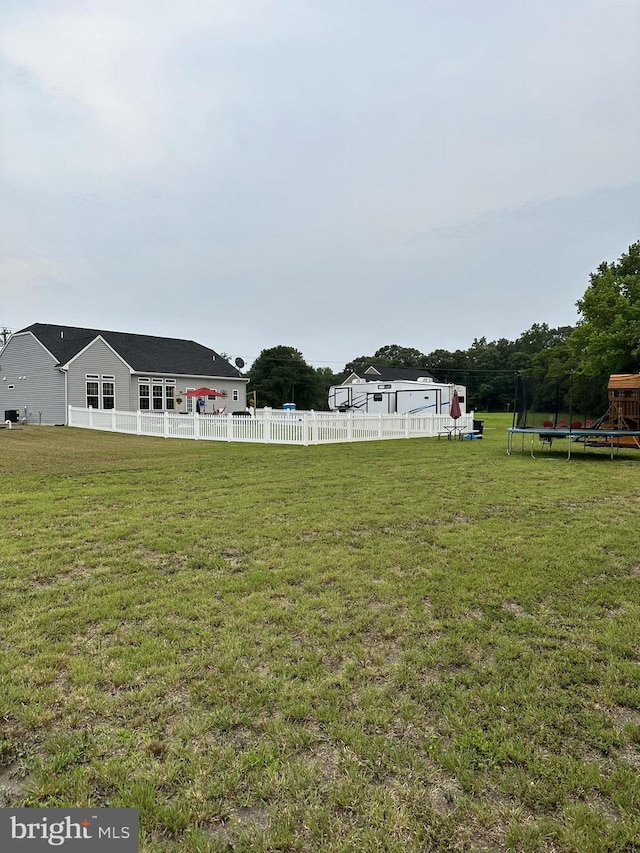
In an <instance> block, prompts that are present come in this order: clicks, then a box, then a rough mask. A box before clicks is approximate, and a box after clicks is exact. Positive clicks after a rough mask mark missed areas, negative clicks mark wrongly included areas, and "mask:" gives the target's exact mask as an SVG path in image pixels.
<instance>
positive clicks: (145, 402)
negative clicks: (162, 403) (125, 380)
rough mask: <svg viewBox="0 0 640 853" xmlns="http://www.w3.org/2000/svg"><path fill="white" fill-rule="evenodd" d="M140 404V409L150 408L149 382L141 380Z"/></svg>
mask: <svg viewBox="0 0 640 853" xmlns="http://www.w3.org/2000/svg"><path fill="white" fill-rule="evenodd" d="M138 404H139V407H140V409H143V410H145V411H146V410H148V409H149V382H148V381H147V382H140V383H139V384H138Z"/></svg>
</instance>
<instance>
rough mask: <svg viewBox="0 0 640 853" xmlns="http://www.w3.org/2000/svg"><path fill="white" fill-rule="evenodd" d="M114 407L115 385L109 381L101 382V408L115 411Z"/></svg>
mask: <svg viewBox="0 0 640 853" xmlns="http://www.w3.org/2000/svg"><path fill="white" fill-rule="evenodd" d="M115 407H116V384H115V382H112V381H111V380H109V381H108V382H105V381H104V380H103V381H102V408H103V409H115Z"/></svg>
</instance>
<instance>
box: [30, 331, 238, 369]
mask: <svg viewBox="0 0 640 853" xmlns="http://www.w3.org/2000/svg"><path fill="white" fill-rule="evenodd" d="M21 331H23V332H31V333H32V334H33V335H34V336H35V337H36V338H37V339H38V340H39V341H40V343H41V344H42V345H43V346H44V347H46V349H48V350H49V352H50V353H51V354H52V355H53V356H54V357H55V358H56V359H57V360H58V363H59V364H61V365H62V364H67V363H68V362H69V361H71V360H72V359H73V358H75V357H76V356H77V355H78V354H79V353H80V352H81V351H82V350H84V349H85V348H86V347H87V346H88V345H89V344H90V343H92V341H94V340H95V339H96V338H98V337H101V338H102V339H103V340H104V341H105V342H106V343H107V344H108V345H109V346H110V347H111V348H112V349H113V350H114V351H115V352H116V354H117V355H119V356H120V358H122V359H123V361H125V362H126V363H127V364H128V365H130V367H131V368H132V370H133V371H134V372H135V373H171V374H176V375H182V376H210V377H214V376H217V377H227V378H230V379H232V378H233V379H239V378H241V377H242V374H241V373H240V371H239V370H238V369H237V368H235V367H233V366H232V365H231V364H229V362H228V361H227V360H226V359H224V358H223V357H222V356H221V355H219V354H218V353H217V352H215V350H212V349H209V348H208V347H205V346H202V344H198V343H196V342H195V341H186V340H181V339H180V338H160V337H156V336H155V335H135V334H132V333H130V332H110V331H105V330H103V329H84V328H79V327H76V326H57V325H52V324H49V323H33V325H31V326H27V328H26V329H22V330H21Z"/></svg>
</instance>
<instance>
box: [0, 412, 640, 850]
mask: <svg viewBox="0 0 640 853" xmlns="http://www.w3.org/2000/svg"><path fill="white" fill-rule="evenodd" d="M508 425H510V417H509V416H508V415H505V416H500V415H494V416H486V432H485V438H484V439H483V440H482V441H473V442H469V441H464V442H458V441H446V440H442V441H438V440H435V439H414V440H409V441H390V442H371V443H362V444H352V445H338V446H323V447H309V448H298V447H289V448H286V447H275V446H250V445H233V444H216V443H209V442H189V441H175V440H164V439H148V438H136V437H128V436H119V435H110V434H103V433H94V432H89V431H81V430H72V429H56V428H42V429H38V428H26V429H24V430H22V431H12V432H11V433H10V432H9V431H6V430H5V431H2V432H0V473H1V474H2V479H1V481H0V483H1V485H0V501H1V509H2V512H1V515H0V578H1V593H2V595H1V598H0V626H1V628H2V644H1V647H0V789H1V790H0V804H1V803H2V802H4V804H6V805H9V804H10V805H27V806H36V805H39V806H45V805H46V806H60V805H64V806H84V805H93V806H108V805H110V806H130V807H138V808H139V809H140V819H141V831H142V837H141V850H143V851H158V853H160V851H162V853H165V851H178V850H180V851H223V850H229V849H232V850H237V851H276V850H277V851H285V850H300V851H313V850H318V851H352V850H354V851H355V850H357V851H379V850H383V851H398V853H399V851H413V850H415V851H418V850H420V851H429V850H434V851H466V850H468V851H471V850H477V851H481V850H483V851H485V850H495V851H506V850H513V851H523V852H524V853H528V852H529V851H531V853H534V851H535V853H537V851H549V853H551V851H555V853H564V851H566V853H569V851H579V853H596V851H627V853H631V851H632V850H635V849H637V848H636V844H637V842H638V838H640V781H639V778H640V774H639V772H638V771H639V768H640V714H639V713H638V708H639V698H640V665H639V664H640V647H639V639H638V638H639V636H640V631H639V627H640V619H639V616H640V594H639V586H640V534H639V530H638V518H639V516H640V453H638V452H634V451H622V452H621V453H620V454H619V455H618V456H617V457H616V458H615V459H614V460H613V461H611V459H610V458H609V454H608V452H607V451H606V450H603V451H601V450H589V451H588V452H587V453H586V454H583V453H582V451H581V450H580V451H576V455H575V456H574V458H572V459H571V461H567V460H566V442H557V443H554V450H553V452H549V451H545V452H544V453H541V454H540V455H539V456H538V458H536V459H532V458H531V457H530V456H529V455H528V454H526V453H525V454H520V453H519V452H518V453H516V454H515V455H513V456H512V457H507V455H506V427H507V426H508ZM556 447H557V448H558V449H557V450H556ZM2 798H3V799H2Z"/></svg>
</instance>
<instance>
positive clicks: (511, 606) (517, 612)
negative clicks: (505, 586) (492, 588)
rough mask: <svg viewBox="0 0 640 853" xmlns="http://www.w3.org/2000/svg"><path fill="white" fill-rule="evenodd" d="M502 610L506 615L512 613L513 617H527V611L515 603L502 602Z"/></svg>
mask: <svg viewBox="0 0 640 853" xmlns="http://www.w3.org/2000/svg"><path fill="white" fill-rule="evenodd" d="M502 609H503V610H506V611H507V613H512V614H513V615H514V616H528V615H529V614H528V613H527V611H526V610H525V609H524V607H522V606H521V605H520V604H518V603H517V602H516V601H503V602H502Z"/></svg>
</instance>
